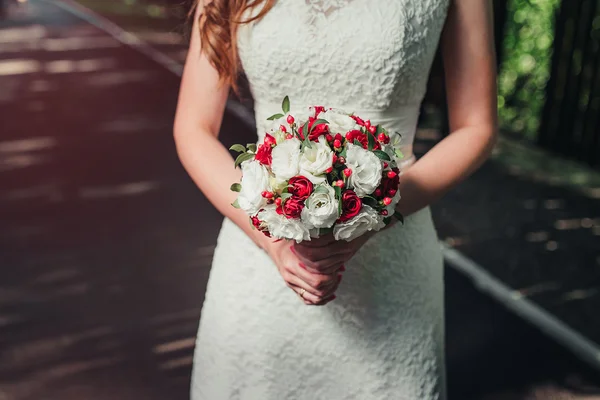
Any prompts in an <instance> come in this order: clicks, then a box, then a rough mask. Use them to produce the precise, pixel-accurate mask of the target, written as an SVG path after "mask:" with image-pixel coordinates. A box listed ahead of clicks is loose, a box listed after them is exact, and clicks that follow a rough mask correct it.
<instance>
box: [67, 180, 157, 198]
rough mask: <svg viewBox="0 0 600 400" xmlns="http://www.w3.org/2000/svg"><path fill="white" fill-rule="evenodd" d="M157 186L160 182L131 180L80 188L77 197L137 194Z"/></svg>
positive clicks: (108, 196)
mask: <svg viewBox="0 0 600 400" xmlns="http://www.w3.org/2000/svg"><path fill="white" fill-rule="evenodd" d="M159 187H160V183H158V182H152V181H145V182H132V183H125V184H122V185H114V186H97V187H90V188H82V189H80V190H79V197H80V198H82V199H107V198H115V197H125V196H137V195H140V194H145V193H148V192H152V191H155V190H158V188H159Z"/></svg>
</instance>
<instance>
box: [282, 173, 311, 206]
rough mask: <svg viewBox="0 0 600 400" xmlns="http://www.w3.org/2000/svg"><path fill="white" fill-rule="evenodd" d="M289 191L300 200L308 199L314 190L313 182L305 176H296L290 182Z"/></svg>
mask: <svg viewBox="0 0 600 400" xmlns="http://www.w3.org/2000/svg"><path fill="white" fill-rule="evenodd" d="M288 185H289V186H288V192H289V193H291V194H292V195H293V196H294V197H296V198H298V199H299V200H306V199H307V198H308V196H310V195H311V193H312V191H313V184H312V182H311V181H310V180H308V178H305V177H304V176H294V177H293V178H291V179H290V180H289V182H288Z"/></svg>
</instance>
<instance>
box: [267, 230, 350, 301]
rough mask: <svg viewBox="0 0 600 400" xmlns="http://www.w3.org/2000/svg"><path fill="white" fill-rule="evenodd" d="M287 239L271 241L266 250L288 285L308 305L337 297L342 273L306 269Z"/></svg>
mask: <svg viewBox="0 0 600 400" xmlns="http://www.w3.org/2000/svg"><path fill="white" fill-rule="evenodd" d="M291 247H292V246H291V243H290V242H289V241H286V240H281V241H278V242H270V243H269V244H268V245H267V246H265V250H266V251H267V253H268V254H269V256H270V257H271V259H272V260H273V261H274V262H275V265H277V269H278V270H279V273H280V274H281V276H282V277H283V280H284V281H285V282H286V284H287V285H288V287H289V288H290V289H292V290H293V291H294V292H296V294H297V295H298V296H300V297H301V299H302V300H303V301H304V303H305V304H307V305H318V306H322V305H325V304H327V303H329V302H330V301H332V300H334V299H335V294H334V293H335V291H336V290H337V288H338V285H339V283H340V281H341V279H342V278H341V277H342V276H341V275H340V274H338V273H337V272H335V273H332V274H317V273H312V272H309V271H308V270H306V268H305V267H303V266H302V265H303V264H302V261H300V260H299V259H298V257H297V256H296V255H295V254H294V253H293V252H292V250H291Z"/></svg>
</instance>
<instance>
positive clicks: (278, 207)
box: [275, 204, 283, 215]
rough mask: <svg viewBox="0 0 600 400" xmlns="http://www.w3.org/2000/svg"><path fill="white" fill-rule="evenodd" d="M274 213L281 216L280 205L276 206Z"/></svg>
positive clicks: (281, 209)
mask: <svg viewBox="0 0 600 400" xmlns="http://www.w3.org/2000/svg"><path fill="white" fill-rule="evenodd" d="M275 211H276V212H277V214H279V215H283V208H281V204H280V205H278V206H277V208H276V209H275Z"/></svg>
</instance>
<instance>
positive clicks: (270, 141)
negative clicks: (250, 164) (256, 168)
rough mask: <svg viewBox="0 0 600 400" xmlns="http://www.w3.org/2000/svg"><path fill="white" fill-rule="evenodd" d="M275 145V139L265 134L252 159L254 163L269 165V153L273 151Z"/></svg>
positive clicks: (270, 158) (270, 159)
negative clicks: (254, 160)
mask: <svg viewBox="0 0 600 400" xmlns="http://www.w3.org/2000/svg"><path fill="white" fill-rule="evenodd" d="M276 143H277V142H276V141H275V138H274V137H273V136H271V135H269V134H268V133H267V134H266V135H265V140H264V142H263V144H261V145H260V146H258V150H257V152H256V156H255V157H254V158H255V159H256V161H258V162H259V163H261V164H263V165H271V161H272V157H271V152H272V151H273V146H275V144H276Z"/></svg>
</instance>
